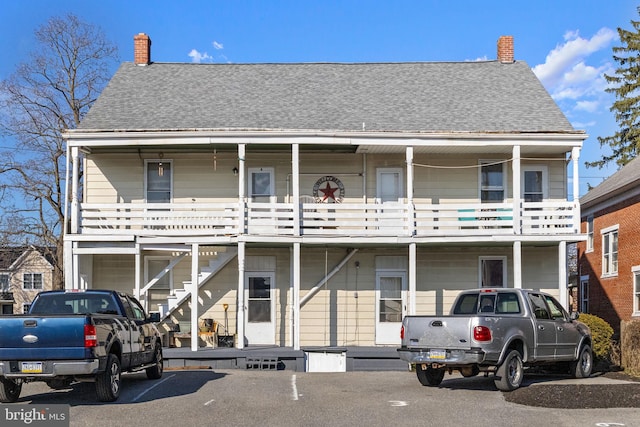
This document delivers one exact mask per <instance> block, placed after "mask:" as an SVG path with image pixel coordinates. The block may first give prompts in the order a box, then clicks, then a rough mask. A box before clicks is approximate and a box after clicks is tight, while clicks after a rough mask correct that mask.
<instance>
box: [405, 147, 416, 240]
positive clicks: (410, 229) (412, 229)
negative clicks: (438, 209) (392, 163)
mask: <svg viewBox="0 0 640 427" xmlns="http://www.w3.org/2000/svg"><path fill="white" fill-rule="evenodd" d="M406 157H407V204H408V209H407V216H408V218H407V219H408V222H407V233H408V234H409V236H414V235H415V234H416V223H415V218H414V216H415V215H414V206H413V147H407V152H406ZM414 249H415V248H414Z"/></svg>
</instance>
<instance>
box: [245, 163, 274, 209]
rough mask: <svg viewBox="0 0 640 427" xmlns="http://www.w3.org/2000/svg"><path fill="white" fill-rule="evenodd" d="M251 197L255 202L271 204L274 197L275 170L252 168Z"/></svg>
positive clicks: (250, 174) (250, 176)
mask: <svg viewBox="0 0 640 427" xmlns="http://www.w3.org/2000/svg"><path fill="white" fill-rule="evenodd" d="M248 172H249V197H251V200H252V201H254V202H270V201H271V196H273V195H274V187H273V173H274V171H273V168H250V169H249V170H248Z"/></svg>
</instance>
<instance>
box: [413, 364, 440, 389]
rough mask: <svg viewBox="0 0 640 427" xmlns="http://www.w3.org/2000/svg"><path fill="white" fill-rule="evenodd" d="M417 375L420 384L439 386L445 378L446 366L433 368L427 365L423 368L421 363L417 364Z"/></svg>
mask: <svg viewBox="0 0 640 427" xmlns="http://www.w3.org/2000/svg"><path fill="white" fill-rule="evenodd" d="M416 375H417V376H418V381H420V384H422V385H424V386H429V387H436V386H439V385H440V383H441V382H442V379H443V378H444V368H432V367H430V366H427V368H426V369H422V365H421V364H417V365H416Z"/></svg>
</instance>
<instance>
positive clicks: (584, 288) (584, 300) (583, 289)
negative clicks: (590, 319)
mask: <svg viewBox="0 0 640 427" xmlns="http://www.w3.org/2000/svg"><path fill="white" fill-rule="evenodd" d="M580 312H581V313H588V312H589V276H583V277H581V278H580Z"/></svg>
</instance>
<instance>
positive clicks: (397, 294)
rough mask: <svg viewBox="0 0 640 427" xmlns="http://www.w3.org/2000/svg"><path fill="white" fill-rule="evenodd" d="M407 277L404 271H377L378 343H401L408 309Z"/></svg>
mask: <svg viewBox="0 0 640 427" xmlns="http://www.w3.org/2000/svg"><path fill="white" fill-rule="evenodd" d="M406 290H407V278H406V274H405V273H403V272H382V271H379V272H377V273H376V344H395V345H399V344H400V328H401V327H402V318H403V316H404V315H406V311H407V302H406V298H407V297H406V295H407V292H406Z"/></svg>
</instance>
